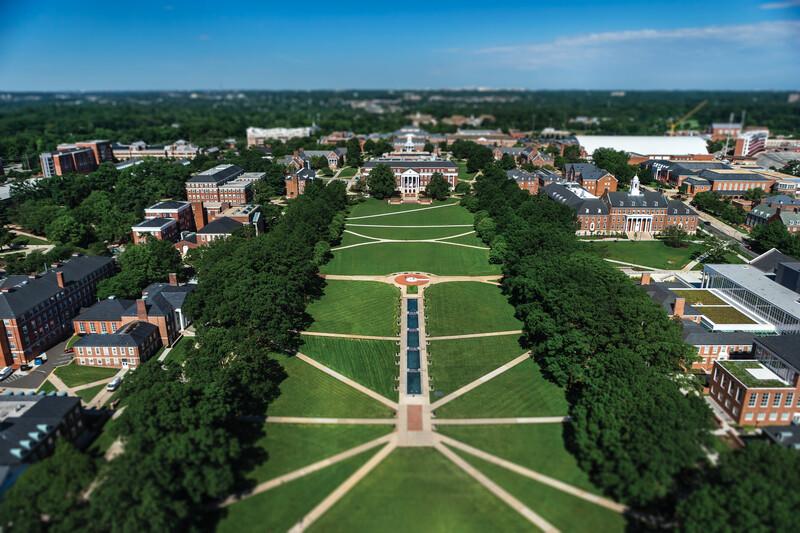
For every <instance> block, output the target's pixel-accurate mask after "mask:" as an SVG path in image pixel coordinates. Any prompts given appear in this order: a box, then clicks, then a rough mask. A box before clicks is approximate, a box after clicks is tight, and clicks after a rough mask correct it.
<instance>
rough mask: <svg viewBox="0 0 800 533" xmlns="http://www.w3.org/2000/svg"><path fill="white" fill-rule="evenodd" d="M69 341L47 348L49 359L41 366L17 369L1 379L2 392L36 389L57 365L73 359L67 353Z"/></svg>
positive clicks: (0, 389)
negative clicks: (27, 369) (23, 369)
mask: <svg viewBox="0 0 800 533" xmlns="http://www.w3.org/2000/svg"><path fill="white" fill-rule="evenodd" d="M66 344H67V341H66V340H65V341H63V342H60V343H58V344H56V345H55V346H53V347H52V348H50V349H49V350H47V352H45V353H47V361H45V363H44V364H42V365H40V366H34V367H33V368H32V369H31V370H29V371H27V372H24V371H22V370H17V371H15V372H14V373H13V374H11V375H10V376H9V377H7V378H6V379H4V380H3V381H0V392H3V391H5V390H6V389H8V390H36V389H38V388H39V387H40V386H41V384H42V383H43V382H44V380H45V379H47V376H48V375H50V372H52V371H53V370H54V369H55V368H56V367H58V366H62V365H65V364H67V363H69V362H70V360H72V354H65V353H64V348H65V347H66Z"/></svg>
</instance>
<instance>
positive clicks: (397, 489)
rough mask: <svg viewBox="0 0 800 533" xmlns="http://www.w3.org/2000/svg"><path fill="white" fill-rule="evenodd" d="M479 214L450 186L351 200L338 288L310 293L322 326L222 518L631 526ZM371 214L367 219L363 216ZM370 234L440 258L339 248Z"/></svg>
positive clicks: (249, 523) (271, 523)
mask: <svg viewBox="0 0 800 533" xmlns="http://www.w3.org/2000/svg"><path fill="white" fill-rule="evenodd" d="M471 220H472V215H471V214H469V213H468V212H467V211H466V210H465V209H463V208H462V207H460V206H458V205H457V204H455V203H452V202H450V203H444V204H440V205H435V206H432V207H421V208H410V207H409V206H403V205H401V206H389V205H386V204H382V203H380V202H377V201H375V200H372V201H368V202H366V203H364V204H359V205H357V206H356V207H354V208H353V210H352V212H351V216H350V218H349V219H348V226H347V229H346V231H347V232H348V233H349V234H350V235H351V236H352V237H354V238H358V239H360V240H359V242H352V243H350V244H344V245H343V246H340V247H339V248H336V249H334V260H333V261H332V263H331V264H329V265H328V266H329V267H330V268H326V269H325V270H324V272H323V274H322V275H323V276H324V277H325V278H326V280H327V287H326V295H325V296H324V297H323V298H322V299H321V300H320V301H319V302H315V303H314V304H312V306H311V307H310V308H309V312H310V314H311V315H312V316H313V317H314V319H315V326H312V329H313V331H307V332H303V339H304V345H303V347H301V349H300V352H299V353H298V354H296V356H294V357H293V358H288V359H286V360H285V362H284V366H285V367H286V369H287V373H288V374H289V378H288V379H287V381H286V382H285V383H284V384H283V385H282V387H281V388H282V394H281V397H280V398H279V399H278V401H276V403H275V404H274V405H273V406H272V407H271V409H270V413H268V416H267V417H266V422H265V423H266V427H265V433H266V438H265V444H264V447H265V448H266V451H267V453H268V454H270V460H269V461H267V462H265V463H264V465H262V466H261V467H258V468H256V469H255V471H254V473H253V481H254V486H253V488H252V489H251V490H249V491H248V492H246V493H243V494H237V495H232V496H231V497H230V498H228V499H227V500H226V501H225V502H224V503H223V507H224V511H225V517H224V518H223V520H222V521H221V523H220V529H221V530H223V531H224V530H239V531H241V530H253V531H264V530H289V531H296V532H299V531H305V530H307V529H310V530H319V531H331V530H333V531H373V530H388V531H405V530H409V529H415V530H420V531H485V530H487V529H493V530H519V531H529V530H537V529H538V530H543V531H559V530H568V531H575V530H578V531H579V530H590V529H591V530H594V531H598V530H599V531H622V530H623V529H624V525H625V520H624V518H623V515H624V513H625V511H626V509H625V507H624V506H622V505H620V504H618V503H616V502H614V501H612V500H610V499H608V498H606V497H604V496H603V495H602V494H601V493H600V491H599V490H597V489H596V487H594V486H593V485H592V484H591V482H590V481H589V480H588V477H587V476H586V474H585V473H584V472H582V471H581V470H580V469H579V468H578V466H577V464H576V463H575V460H574V458H573V457H572V456H571V455H570V454H569V453H568V452H567V451H566V449H565V448H564V444H563V437H562V426H563V423H564V422H565V421H566V420H567V418H566V412H567V403H566V400H565V399H564V393H563V391H562V390H561V389H560V388H558V387H557V386H555V385H553V384H551V383H549V382H547V381H546V380H544V378H543V377H542V376H541V374H540V373H539V371H538V366H537V365H536V364H535V362H533V361H532V359H531V357H530V354H529V353H528V352H526V351H525V350H524V348H522V347H520V346H519V344H518V338H519V337H520V334H521V324H520V323H519V321H517V320H516V318H514V316H513V308H511V306H510V305H509V304H508V303H507V302H506V301H505V297H504V296H503V295H502V294H501V292H500V289H499V288H498V287H497V285H498V284H499V279H500V275H499V274H486V272H489V271H491V266H490V265H488V251H487V249H486V247H485V246H483V244H482V243H481V242H480V241H479V240H478V239H477V238H475V237H474V231H472V230H471V229H470V228H471V227H472V224H471ZM368 224H369V226H368V227H369V230H370V233H369V234H366V233H362V232H361V231H354V230H353V229H351V228H355V229H360V230H363V229H366V227H367V225H368ZM407 231H408V232H410V234H409V238H403V233H404V232H407ZM424 232H428V233H424ZM437 232H439V233H437ZM448 232H451V233H450V234H448ZM465 237H471V238H472V240H465V239H464V238H465ZM449 239H458V242H455V243H453V242H449V241H448V240H449ZM362 241H363V242H362ZM373 243H376V244H377V243H380V246H382V247H385V248H384V249H383V253H384V257H383V258H382V261H383V263H384V264H390V263H391V261H392V260H393V257H394V256H396V257H398V258H400V257H402V258H403V259H402V261H401V262H402V264H403V265H407V264H409V258H408V257H407V256H408V253H412V254H419V253H422V254H425V258H424V260H425V265H427V266H430V265H433V266H435V267H436V268H437V269H438V270H437V271H434V272H430V271H427V272H425V271H421V270H422V269H420V271H411V270H407V269H404V270H400V271H396V270H395V271H389V272H386V273H384V274H362V273H348V272H347V271H346V267H345V265H347V264H348V263H347V262H340V263H338V264H337V262H336V261H337V260H338V259H344V258H339V257H337V256H339V255H341V254H349V253H353V252H354V250H355V249H357V248H359V247H367V248H369V247H370V245H371V244H373ZM409 243H416V244H420V243H423V244H422V245H423V246H424V248H415V249H413V250H409V249H408V248H406V247H408V246H409ZM442 244H445V245H447V244H450V245H452V244H456V245H457V246H463V247H466V248H467V249H468V250H469V253H472V254H476V257H466V258H465V256H463V255H459V256H448V255H447V253H446V252H445V250H450V249H452V248H450V247H449V246H442ZM407 250H408V251H407ZM386 254H388V256H389V257H388V258H387V257H386ZM439 254H441V257H439ZM454 257H455V260H457V261H463V264H461V265H449V264H448V261H449V260H452V259H453V258H454ZM437 262H438V263H437ZM476 264H479V265H480V266H478V267H477V273H476V274H475V275H472V274H470V273H469V272H468V271H467V270H468V268H469V265H476ZM465 265H466V267H465ZM451 266H452V268H451ZM317 326H318V327H317ZM323 327H324V328H325V329H324V330H322V331H320V329H323Z"/></svg>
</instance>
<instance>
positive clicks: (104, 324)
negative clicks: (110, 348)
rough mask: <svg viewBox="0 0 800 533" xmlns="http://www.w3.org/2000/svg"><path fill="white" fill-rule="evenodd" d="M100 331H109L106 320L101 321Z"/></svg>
mask: <svg viewBox="0 0 800 533" xmlns="http://www.w3.org/2000/svg"><path fill="white" fill-rule="evenodd" d="M100 332H101V333H108V329H107V328H106V323H105V322H101V323H100Z"/></svg>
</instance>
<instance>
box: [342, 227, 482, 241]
mask: <svg viewBox="0 0 800 533" xmlns="http://www.w3.org/2000/svg"><path fill="white" fill-rule="evenodd" d="M347 230H349V231H353V232H355V233H358V234H361V235H366V236H367V237H375V238H378V239H395V240H401V241H413V240H421V239H442V238H446V237H452V236H453V235H461V234H462V233H467V232H469V231H472V226H470V227H464V228H448V227H436V228H403V227H400V226H393V227H391V228H369V227H363V226H351V225H348V226H347Z"/></svg>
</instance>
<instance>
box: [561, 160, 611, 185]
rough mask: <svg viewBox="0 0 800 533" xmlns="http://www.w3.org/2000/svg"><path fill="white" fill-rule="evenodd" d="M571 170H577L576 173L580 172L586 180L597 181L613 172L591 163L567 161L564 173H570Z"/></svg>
mask: <svg viewBox="0 0 800 533" xmlns="http://www.w3.org/2000/svg"><path fill="white" fill-rule="evenodd" d="M570 170H575V174H580V175H581V178H582V179H583V180H584V181H597V180H599V179H600V178H602V177H603V176H605V175H606V174H611V173H610V172H609V171H608V170H606V169H604V168H600V167H598V166H597V165H593V164H591V163H567V164H566V166H565V168H564V174H565V175H568V174H569V171H570Z"/></svg>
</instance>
